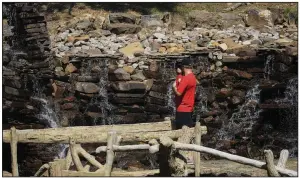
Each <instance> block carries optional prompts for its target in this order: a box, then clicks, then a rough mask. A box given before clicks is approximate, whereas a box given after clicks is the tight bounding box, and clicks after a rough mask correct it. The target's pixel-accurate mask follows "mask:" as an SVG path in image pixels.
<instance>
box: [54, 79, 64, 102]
mask: <svg viewBox="0 0 300 178" xmlns="http://www.w3.org/2000/svg"><path fill="white" fill-rule="evenodd" d="M52 87H53V93H52V96H54V97H55V98H62V97H63V95H64V92H65V87H62V86H59V85H57V84H56V82H53V83H52Z"/></svg>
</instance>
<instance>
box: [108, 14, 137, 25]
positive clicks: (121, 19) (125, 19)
mask: <svg viewBox="0 0 300 178" xmlns="http://www.w3.org/2000/svg"><path fill="white" fill-rule="evenodd" d="M138 19H140V16H137V15H133V14H129V13H110V14H109V20H110V23H127V24H136V22H137V20H138Z"/></svg>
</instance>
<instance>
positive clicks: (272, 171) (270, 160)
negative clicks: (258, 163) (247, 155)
mask: <svg viewBox="0 0 300 178" xmlns="http://www.w3.org/2000/svg"><path fill="white" fill-rule="evenodd" d="M264 154H265V160H266V165H267V171H268V176H270V177H279V176H280V175H279V173H278V172H277V170H276V168H275V165H274V156H273V152H272V151H271V150H264Z"/></svg>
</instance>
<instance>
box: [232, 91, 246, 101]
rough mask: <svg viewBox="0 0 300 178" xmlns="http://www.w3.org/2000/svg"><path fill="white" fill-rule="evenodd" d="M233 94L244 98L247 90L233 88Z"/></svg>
mask: <svg viewBox="0 0 300 178" xmlns="http://www.w3.org/2000/svg"><path fill="white" fill-rule="evenodd" d="M232 95H234V96H238V97H240V98H241V99H244V98H245V96H246V92H245V91H242V90H233V91H232Z"/></svg>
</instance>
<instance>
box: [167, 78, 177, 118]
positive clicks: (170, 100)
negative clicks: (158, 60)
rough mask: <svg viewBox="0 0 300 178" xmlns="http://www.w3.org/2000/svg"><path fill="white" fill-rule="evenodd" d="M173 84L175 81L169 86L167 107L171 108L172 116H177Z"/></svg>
mask: <svg viewBox="0 0 300 178" xmlns="http://www.w3.org/2000/svg"><path fill="white" fill-rule="evenodd" d="M173 83H174V81H172V82H170V83H169V84H168V91H167V106H168V108H169V111H170V115H171V116H175V112H176V105H175V95H174V92H173V89H172V87H173Z"/></svg>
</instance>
